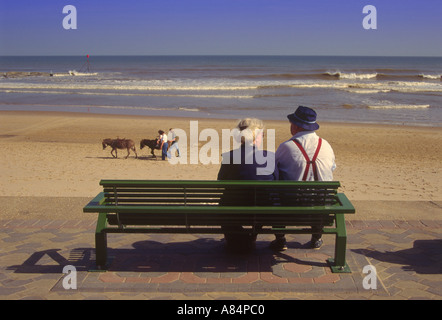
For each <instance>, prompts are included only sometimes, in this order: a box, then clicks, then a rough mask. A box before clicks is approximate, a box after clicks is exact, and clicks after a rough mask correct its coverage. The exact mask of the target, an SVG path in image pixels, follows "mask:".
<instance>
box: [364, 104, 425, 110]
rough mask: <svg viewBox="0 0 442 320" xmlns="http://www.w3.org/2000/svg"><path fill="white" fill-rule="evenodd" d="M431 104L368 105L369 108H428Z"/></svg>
mask: <svg viewBox="0 0 442 320" xmlns="http://www.w3.org/2000/svg"><path fill="white" fill-rule="evenodd" d="M429 107H430V105H429V104H422V105H408V104H398V105H372V106H367V108H369V109H395V110H397V109H427V108H429Z"/></svg>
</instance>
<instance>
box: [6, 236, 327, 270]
mask: <svg viewBox="0 0 442 320" xmlns="http://www.w3.org/2000/svg"><path fill="white" fill-rule="evenodd" d="M289 247H290V248H291V249H293V248H299V249H304V247H305V246H304V245H302V244H299V243H293V242H291V243H289ZM60 251H61V249H49V250H44V251H38V252H34V253H33V254H31V256H30V257H29V258H28V259H26V260H25V261H24V262H23V263H22V264H20V265H13V266H9V267H7V270H14V272H15V273H42V274H47V273H62V272H63V268H64V267H65V266H67V265H72V266H74V267H75V268H76V270H77V271H90V270H96V266H95V249H94V248H74V249H72V250H70V251H69V253H68V255H69V256H68V257H65V256H63V254H62V253H60ZM107 252H108V264H109V265H108V267H107V270H108V271H114V272H116V271H119V272H124V271H127V272H164V273H167V272H209V273H228V272H272V270H273V268H274V267H275V266H276V265H278V264H280V263H287V262H292V263H297V264H302V265H311V266H317V267H326V266H327V264H326V263H325V262H324V263H322V262H317V261H312V260H311V259H308V258H306V259H305V260H304V259H299V258H294V257H291V256H290V255H287V254H285V253H284V252H280V253H275V252H274V251H272V250H271V249H270V248H268V242H267V241H257V242H256V246H255V248H254V249H252V250H250V251H248V252H240V253H237V252H229V251H228V250H227V249H226V247H225V245H224V240H219V239H213V238H199V239H196V240H193V241H185V242H173V243H164V242H157V241H151V240H145V241H138V242H134V243H133V244H132V247H128V248H108V251H107ZM65 255H66V254H65Z"/></svg>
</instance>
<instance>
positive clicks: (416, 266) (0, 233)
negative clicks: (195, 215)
mask: <svg viewBox="0 0 442 320" xmlns="http://www.w3.org/2000/svg"><path fill="white" fill-rule="evenodd" d="M434 205H435V206H440V202H439V203H434ZM436 209H437V208H436ZM437 210H439V209H437ZM441 210H442V209H441ZM94 229H95V219H94V217H93V215H92V216H87V217H85V219H82V220H69V219H67V220H53V221H52V220H45V219H11V220H2V221H0V247H1V251H0V299H3V300H5V299H6V300H20V299H54V300H55V299H57V300H58V299H111V300H113V299H161V300H165V299H172V300H177V299H186V300H215V299H220V300H222V299H235V300H245V299H247V300H280V299H305V300H310V299H315V300H316V299H397V300H405V299H434V300H440V299H442V216H441V215H438V216H435V217H434V219H426V220H419V219H416V220H401V219H398V220H361V219H357V218H356V217H355V218H354V219H349V220H348V221H347V233H348V246H347V262H348V264H349V266H350V268H351V270H352V273H349V274H333V273H331V272H330V269H329V267H328V266H327V263H326V260H327V259H328V258H330V257H332V256H333V253H334V237H333V236H325V237H324V240H325V241H324V246H323V247H322V248H321V249H320V250H312V249H309V248H307V247H306V244H307V243H308V241H309V237H310V236H309V235H297V236H288V237H287V239H288V250H287V251H284V252H282V253H274V252H272V251H271V250H270V249H269V248H268V243H269V241H271V240H272V238H273V237H272V236H270V235H266V236H263V235H260V236H259V237H258V241H257V244H256V249H255V250H254V251H253V252H251V253H250V254H246V255H238V254H231V253H228V252H226V251H225V250H224V242H223V239H222V236H216V235H215V236H213V235H193V234H186V235H160V234H157V235H155V234H153V235H148V234H142V235H139V234H134V235H118V234H111V235H109V236H108V246H109V251H108V252H109V260H110V265H109V269H108V270H107V271H106V272H96V271H95V270H94V269H95V249H94ZM68 265H70V266H74V267H75V269H76V270H77V279H76V285H77V287H76V289H69V290H67V289H65V287H64V285H63V284H64V283H67V278H66V277H67V276H68V274H70V273H67V272H66V273H63V268H64V267H65V266H68ZM367 265H371V266H374V267H375V269H376V271H377V278H376V281H375V283H373V282H369V283H368V284H371V285H374V284H375V285H376V289H373V288H371V289H364V285H363V283H364V278H365V277H367V276H369V275H371V272H367V273H364V272H363V270H364V267H365V266H367ZM366 282H367V281H366ZM68 284H69V283H68Z"/></svg>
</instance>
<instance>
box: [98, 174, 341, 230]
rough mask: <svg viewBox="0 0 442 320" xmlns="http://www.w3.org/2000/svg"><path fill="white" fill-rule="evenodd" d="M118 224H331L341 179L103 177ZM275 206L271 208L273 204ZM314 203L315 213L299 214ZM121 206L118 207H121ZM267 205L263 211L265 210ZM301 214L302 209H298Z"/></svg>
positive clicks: (107, 202) (107, 199) (111, 219)
mask: <svg viewBox="0 0 442 320" xmlns="http://www.w3.org/2000/svg"><path fill="white" fill-rule="evenodd" d="M100 184H101V185H102V186H103V189H104V195H105V206H106V207H107V208H115V210H112V209H110V210H109V211H108V212H113V213H109V214H108V222H109V223H110V224H115V225H145V224H149V225H171V224H173V225H187V226H189V225H200V226H202V225H205V226H209V225H212V226H213V225H230V224H232V225H238V224H240V225H278V223H279V224H282V225H289V224H292V225H306V226H308V225H314V224H321V225H331V224H332V223H333V219H334V215H333V212H331V211H330V210H325V209H324V212H323V213H324V214H321V215H318V214H316V213H317V212H313V211H317V210H315V209H318V208H330V207H335V206H339V204H338V203H337V202H338V198H337V197H336V195H337V189H338V187H339V186H340V184H339V182H336V181H332V182H297V181H194V180H192V181H165V180H102V181H101V182H100ZM269 207H271V208H269ZM299 207H308V208H311V209H312V210H311V211H312V213H314V214H302V215H301V214H293V213H295V210H294V208H299ZM117 208H118V209H117ZM260 209H262V210H260ZM298 213H299V212H298Z"/></svg>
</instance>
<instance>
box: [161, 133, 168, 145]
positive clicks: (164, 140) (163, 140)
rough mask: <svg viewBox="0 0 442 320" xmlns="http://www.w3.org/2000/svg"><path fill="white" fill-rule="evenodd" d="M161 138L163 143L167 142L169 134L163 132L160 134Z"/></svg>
mask: <svg viewBox="0 0 442 320" xmlns="http://www.w3.org/2000/svg"><path fill="white" fill-rule="evenodd" d="M160 139H161V142H162V143H166V142H167V134H165V133H164V134H162V135H161V136H160Z"/></svg>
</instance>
